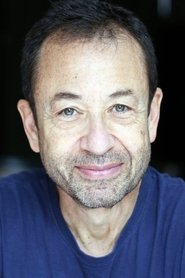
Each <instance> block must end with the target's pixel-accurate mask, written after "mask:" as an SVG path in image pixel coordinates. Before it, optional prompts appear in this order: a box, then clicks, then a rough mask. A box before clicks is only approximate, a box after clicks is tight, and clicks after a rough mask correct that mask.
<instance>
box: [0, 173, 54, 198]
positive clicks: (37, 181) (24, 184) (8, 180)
mask: <svg viewBox="0 0 185 278" xmlns="http://www.w3.org/2000/svg"><path fill="white" fill-rule="evenodd" d="M47 183H48V176H47V174H46V172H45V170H44V169H43V168H36V169H30V170H27V171H22V172H19V173H15V174H11V175H9V176H5V177H1V178H0V196H2V194H4V195H6V194H10V195H11V194H14V195H15V194H16V195H18V194H21V193H23V192H31V191H35V190H36V191H39V190H42V188H43V187H45V186H46V184H47Z"/></svg>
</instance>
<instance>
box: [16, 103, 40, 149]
mask: <svg viewBox="0 0 185 278" xmlns="http://www.w3.org/2000/svg"><path fill="white" fill-rule="evenodd" d="M17 109H18V111H19V113H20V115H21V118H22V123H23V126H24V131H25V133H26V136H27V138H28V141H29V144H30V147H31V149H32V150H33V151H34V152H36V153H38V152H39V138H38V128H37V125H36V123H35V119H34V116H33V112H32V109H31V108H30V105H29V102H28V101H26V100H24V99H21V100H19V101H18V103H17Z"/></svg>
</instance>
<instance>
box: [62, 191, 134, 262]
mask: <svg viewBox="0 0 185 278" xmlns="http://www.w3.org/2000/svg"><path fill="white" fill-rule="evenodd" d="M138 191H139V186H137V187H136V188H135V189H134V190H133V191H132V192H130V193H129V194H127V195H126V196H125V198H124V199H123V200H122V201H121V202H119V203H118V204H117V205H115V206H114V207H112V208H108V209H107V208H97V209H86V208H84V207H82V206H80V205H79V204H78V203H76V202H75V201H74V200H73V199H72V198H71V197H70V196H69V195H68V194H66V193H65V192H64V191H63V190H62V189H60V188H59V189H58V192H59V200H60V208H61V211H62V214H63V217H64V219H65V221H66V223H67V225H68V227H69V229H70V230H71V232H72V234H73V236H74V237H75V239H76V241H77V243H78V245H79V247H80V249H81V250H82V251H83V252H84V253H86V254H88V255H91V256H94V257H101V256H105V255H107V254H109V253H110V252H111V251H112V249H113V248H114V245H115V243H116V241H117V239H118V237H119V235H120V233H121V231H122V229H123V228H124V226H125V224H126V223H127V221H128V219H129V218H130V216H131V214H132V212H133V210H134V207H135V203H136V200H137V196H138Z"/></svg>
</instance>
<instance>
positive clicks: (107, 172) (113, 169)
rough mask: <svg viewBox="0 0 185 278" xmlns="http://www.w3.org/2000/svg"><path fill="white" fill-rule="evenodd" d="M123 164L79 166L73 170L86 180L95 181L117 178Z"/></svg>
mask: <svg viewBox="0 0 185 278" xmlns="http://www.w3.org/2000/svg"><path fill="white" fill-rule="evenodd" d="M122 166H123V163H119V164H118V163H115V164H108V165H82V166H81V165H79V166H76V167H75V168H76V169H77V170H78V171H79V172H80V174H81V175H82V176H84V177H85V178H87V179H91V180H97V179H110V178H113V177H115V176H117V175H118V174H119V173H120V171H121V168H122Z"/></svg>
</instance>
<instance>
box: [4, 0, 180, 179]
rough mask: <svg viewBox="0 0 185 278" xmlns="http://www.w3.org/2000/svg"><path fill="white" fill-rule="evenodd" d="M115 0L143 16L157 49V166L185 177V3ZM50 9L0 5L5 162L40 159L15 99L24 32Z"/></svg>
mask: <svg viewBox="0 0 185 278" xmlns="http://www.w3.org/2000/svg"><path fill="white" fill-rule="evenodd" d="M114 2H116V3H119V4H123V5H124V6H125V7H127V8H131V9H132V10H133V11H135V12H136V13H137V15H139V17H140V18H141V19H142V20H143V21H144V22H145V23H146V25H147V26H148V29H149V32H150V34H151V35H152V38H153V41H154V45H155V47H156V52H157V56H158V61H159V65H158V68H159V86H160V87H162V89H163V92H164V99H163V104H162V111H161V120H160V124H159V129H158V137H157V140H156V142H155V143H154V144H153V146H152V150H153V154H152V164H154V166H156V167H158V168H160V169H162V170H168V171H171V173H172V174H180V175H182V176H185V158H184V157H185V147H184V142H185V135H184V127H185V123H184V122H185V89H184V80H185V69H184V65H185V43H184V37H185V1H184V0H174V1H172V0H171V1H170V0H161V1H159V0H158V1H154V0H150V1H148V0H140V1H134V0H130V1H129V0H128V1H123V0H122V1H121V0H120V1H114ZM165 5H166V6H167V7H166V8H165V7H164V6H165ZM48 7H49V1H47V0H32V1H24V0H16V1H15V0H1V3H0V20H1V21H0V35H1V43H0V58H1V63H0V65H1V67H0V76H1V93H0V94H1V109H0V116H1V131H0V158H1V164H3V165H4V164H5V161H6V157H18V158H20V159H23V160H24V161H25V162H26V163H28V164H30V165H33V166H34V165H37V164H39V163H40V160H39V156H38V155H35V154H34V153H33V152H32V151H31V150H30V148H29V145H28V142H27V139H26V137H25V134H24V131H23V128H22V124H21V120H20V117H19V114H18V112H17V109H16V103H17V100H18V99H19V98H20V97H21V96H22V94H21V77H20V66H19V65H20V56H21V48H22V45H23V40H24V36H25V34H26V32H27V31H28V30H29V28H30V27H31V26H32V24H33V23H34V22H35V20H37V19H38V18H39V17H40V16H41V15H42V14H43V13H44V11H45V10H46V9H47V8H48ZM161 7H164V9H162V8H161Z"/></svg>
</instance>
